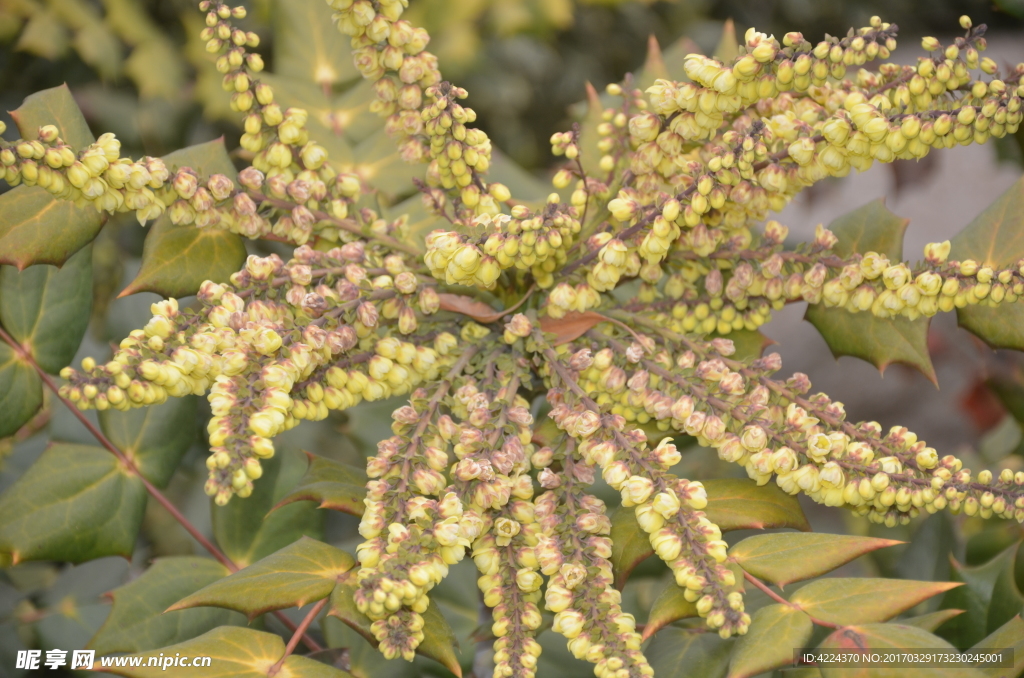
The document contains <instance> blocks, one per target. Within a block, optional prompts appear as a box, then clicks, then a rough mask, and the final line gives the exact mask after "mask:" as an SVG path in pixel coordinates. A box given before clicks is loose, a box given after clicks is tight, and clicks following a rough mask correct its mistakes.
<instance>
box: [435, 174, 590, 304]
mask: <svg viewBox="0 0 1024 678" xmlns="http://www.w3.org/2000/svg"><path fill="white" fill-rule="evenodd" d="M511 212H512V213H511V216H510V215H507V214H499V215H497V216H493V217H492V216H490V215H486V214H485V215H481V216H479V217H477V218H476V219H474V224H475V225H476V226H477V227H479V228H480V229H484V230H485V232H484V233H482V234H470V235H464V234H461V233H459V232H457V231H441V230H437V231H433V232H432V233H430V234H429V235H428V236H427V241H426V242H427V252H426V254H425V255H424V257H423V260H424V263H426V264H427V266H428V267H429V268H430V272H431V274H432V275H433V276H434V277H436V278H438V279H443V280H444V281H445V282H446V283H448V284H449V285H452V284H458V285H471V286H479V287H483V288H485V289H490V288H492V287H494V285H495V284H496V282H497V280H498V277H499V276H500V275H501V272H502V271H503V270H507V269H510V268H513V267H514V268H516V269H519V270H524V271H529V272H530V273H531V274H532V275H533V279H534V280H535V281H536V282H537V284H538V285H539V286H540V287H544V288H546V287H551V286H552V285H553V284H554V282H555V278H554V272H555V271H556V270H557V269H558V268H559V267H560V266H561V265H563V264H564V263H565V261H566V256H567V251H568V250H569V248H570V247H571V246H572V244H573V242H574V236H575V235H576V234H578V233H579V231H580V222H579V220H578V218H577V215H576V210H575V208H573V207H568V208H566V207H565V206H564V205H562V204H560V203H559V202H558V194H557V193H553V194H552V195H551V197H550V199H549V201H548V204H547V207H546V208H545V209H544V210H543V211H542V212H540V213H537V214H534V213H532V212H531V211H530V210H529V209H528V208H526V207H525V206H523V205H517V206H515V207H513V208H512V210H511ZM492 229H493V230H492ZM486 231H490V232H486Z"/></svg>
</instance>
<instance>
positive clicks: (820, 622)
mask: <svg viewBox="0 0 1024 678" xmlns="http://www.w3.org/2000/svg"><path fill="white" fill-rule="evenodd" d="M740 569H741V570H743V568H740ZM743 577H744V579H746V580H747V581H749V582H750V583H751V584H753V585H754V586H756V587H757V588H759V589H761V590H762V591H764V592H765V593H766V594H767V595H768V597H769V598H771V599H772V600H774V601H775V602H777V603H781V604H783V605H785V606H787V607H791V608H793V609H794V610H800V611H801V612H803V613H804V614H806V615H807V616H808V617H810V619H811V621H812V622H813V623H815V624H817V625H818V626H825V627H827V628H830V629H841V628H843V627H842V625H840V624H833V623H832V622H827V621H825V620H824V619H817V618H816V617H811V615H809V614H807V611H806V610H804V609H803V608H802V607H800V606H799V605H797V604H796V603H791V602H789V601H788V600H786V599H785V598H783V597H782V596H780V595H779V594H778V593H776V592H775V591H772V590H771V588H769V587H768V586H767V585H766V584H765V583H764V582H763V581H761V580H760V579H758V578H757V577H755V576H754V575H752V574H750V573H749V572H747V571H746V570H743Z"/></svg>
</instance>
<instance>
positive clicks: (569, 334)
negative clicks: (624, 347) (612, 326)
mask: <svg viewBox="0 0 1024 678" xmlns="http://www.w3.org/2000/svg"><path fill="white" fill-rule="evenodd" d="M606 322H611V320H610V319H609V318H607V317H605V316H603V315H601V314H600V313H596V312H594V311H586V312H584V313H580V312H578V311H570V312H569V313H566V314H565V315H564V316H563V317H561V318H551V317H548V316H544V317H543V318H541V319H540V327H541V329H542V330H544V333H545V334H553V335H555V338H554V340H553V341H552V342H551V343H552V344H554V345H555V346H559V345H561V344H566V343H568V342H570V341H573V340H574V339H579V338H580V337H582V336H583V335H584V334H585V333H586V332H587V331H588V330H590V329H591V328H593V327H594V326H596V325H597V324H598V323H606Z"/></svg>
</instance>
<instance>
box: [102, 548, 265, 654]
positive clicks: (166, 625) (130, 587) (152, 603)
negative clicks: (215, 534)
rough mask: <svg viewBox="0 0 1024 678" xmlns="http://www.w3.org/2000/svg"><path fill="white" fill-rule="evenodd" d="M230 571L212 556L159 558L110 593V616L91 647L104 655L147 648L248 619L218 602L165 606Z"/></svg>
mask: <svg viewBox="0 0 1024 678" xmlns="http://www.w3.org/2000/svg"><path fill="white" fill-rule="evenodd" d="M227 575H228V570H227V568H226V567H224V566H223V565H221V564H220V563H218V562H217V561H216V560H213V559H211V558H200V557H197V556H172V557H169V558H158V559H156V560H155V561H153V564H152V565H150V567H149V568H148V569H147V570H146V571H145V572H143V573H142V575H141V576H139V577H138V578H137V579H134V580H132V581H131V582H130V583H128V584H125V585H124V586H122V587H120V588H116V589H114V590H113V591H111V592H110V593H109V594H108V595H109V597H110V599H111V600H112V601H113V605H112V606H111V609H110V616H109V617H107V621H106V622H105V623H104V624H103V626H102V628H100V630H99V632H98V633H97V634H96V635H95V636H94V637H93V639H92V640H90V641H89V645H88V647H89V648H90V649H92V650H95V651H96V654H98V655H100V656H103V655H108V654H112V653H114V652H145V651H146V650H156V649H158V648H161V647H163V646H165V645H169V644H171V643H180V642H182V641H185V640H188V639H190V638H194V637H196V636H198V635H199V634H201V633H206V632H207V631H209V630H211V629H213V628H216V627H218V626H224V625H228V624H233V625H238V624H244V623H245V619H244V618H243V617H242V616H241V615H239V614H237V613H234V612H230V611H227V610H218V609H212V608H206V609H200V610H180V611H176V612H164V610H165V609H167V606H168V605H170V604H171V603H173V602H175V601H176V600H179V599H180V598H182V597H184V596H187V595H188V594H190V593H192V592H194V591H196V590H198V589H200V588H202V587H203V586H206V585H207V584H210V583H212V582H215V581H217V580H218V579H222V578H223V577H226V576H227Z"/></svg>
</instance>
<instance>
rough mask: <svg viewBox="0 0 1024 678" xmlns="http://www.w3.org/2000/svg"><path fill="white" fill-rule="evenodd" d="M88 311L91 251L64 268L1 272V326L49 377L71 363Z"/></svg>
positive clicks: (6, 268)
mask: <svg viewBox="0 0 1024 678" xmlns="http://www.w3.org/2000/svg"><path fill="white" fill-rule="evenodd" d="M91 309H92V247H84V248H82V249H81V250H79V251H78V252H77V253H76V254H75V255H74V256H72V257H71V258H70V259H68V261H67V263H66V264H64V266H63V268H57V267H56V266H47V265H42V264H39V265H36V266H30V267H29V268H27V269H25V270H23V271H20V272H19V271H17V270H15V269H14V268H12V267H10V266H3V267H0V324H2V325H3V327H4V329H5V330H7V332H8V333H9V334H10V335H11V336H12V337H14V339H15V340H16V341H17V342H18V343H19V344H21V345H22V346H25V347H27V348H28V349H29V350H30V351H31V353H32V357H33V358H34V359H35V361H36V362H37V363H38V364H39V366H40V367H42V368H43V369H44V370H45V371H47V372H49V373H51V374H56V373H57V372H60V370H61V368H63V367H66V366H67V365H68V363H70V362H71V359H72V358H74V357H75V351H77V350H78V346H79V344H81V343H82V337H83V336H85V329H86V327H87V326H88V324H89V312H90V310H91Z"/></svg>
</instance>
